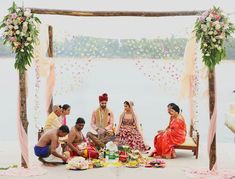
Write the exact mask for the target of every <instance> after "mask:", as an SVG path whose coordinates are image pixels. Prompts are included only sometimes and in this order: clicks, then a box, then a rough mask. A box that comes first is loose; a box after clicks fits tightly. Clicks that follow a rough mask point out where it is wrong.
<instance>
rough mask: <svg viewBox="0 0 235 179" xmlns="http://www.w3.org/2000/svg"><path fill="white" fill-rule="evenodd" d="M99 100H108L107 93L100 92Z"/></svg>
mask: <svg viewBox="0 0 235 179" xmlns="http://www.w3.org/2000/svg"><path fill="white" fill-rule="evenodd" d="M99 101H100V102H101V101H108V95H107V94H106V93H104V94H102V96H99Z"/></svg>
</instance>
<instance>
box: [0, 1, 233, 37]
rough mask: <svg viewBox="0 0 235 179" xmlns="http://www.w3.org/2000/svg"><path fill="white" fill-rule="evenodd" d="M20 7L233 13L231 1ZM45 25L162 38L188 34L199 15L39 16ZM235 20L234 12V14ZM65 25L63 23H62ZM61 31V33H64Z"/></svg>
mask: <svg viewBox="0 0 235 179" xmlns="http://www.w3.org/2000/svg"><path fill="white" fill-rule="evenodd" d="M12 2H13V1H12V0H0V19H2V17H3V16H4V15H5V14H6V13H7V9H8V7H10V6H11V4H12ZM15 2H16V3H17V5H18V6H22V5H24V7H34V8H35V7H36V8H48V9H65V10H87V11H89V10H90V11H155V12H156V11H190V10H207V9H209V8H211V7H212V6H213V5H216V6H219V7H221V9H223V10H224V11H225V12H226V13H234V12H235V8H234V6H231V3H232V0H220V1H212V0H197V1H194V0H178V1H173V0H148V1H143V0H138V1H134V0H125V1H123V0H122V1H120V0H99V1H94V0H81V1H76V0H70V1H69V3H68V1H67V0H60V1H53V0H50V1H39V0H16V1H15ZM39 17H40V19H41V20H42V22H43V23H44V24H47V25H52V26H55V27H56V28H57V29H60V28H61V27H63V30H64V31H66V33H67V35H68V34H69V35H77V34H79V35H87V36H93V37H102V38H118V39H127V38H135V39H138V38H160V37H171V36H173V35H174V36H179V37H185V36H189V35H190V33H191V31H192V29H193V25H194V22H195V20H196V16H191V17H175V18H172V17H170V18H168V17H161V18H159V17H157V18H155V17H148V18H143V17H108V18H107V17H71V16H66V17H65V16H60V17H59V18H58V16H52V15H39ZM231 18H232V21H233V22H235V16H234V14H233V15H232V16H231ZM61 25H63V26H61ZM61 33H62V32H61Z"/></svg>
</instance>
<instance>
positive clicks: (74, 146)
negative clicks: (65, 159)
mask: <svg viewBox="0 0 235 179" xmlns="http://www.w3.org/2000/svg"><path fill="white" fill-rule="evenodd" d="M84 125H85V120H84V119H83V118H80V117H79V118H78V119H77V121H76V124H75V126H74V127H72V129H71V130H70V133H69V135H68V139H67V145H68V147H67V151H68V152H69V156H70V157H74V156H77V155H79V156H82V157H84V158H87V157H91V158H98V156H99V154H98V152H97V151H96V150H95V149H94V147H93V148H92V146H89V145H88V144H87V141H86V139H85V137H84V136H83V134H82V129H83V128H84Z"/></svg>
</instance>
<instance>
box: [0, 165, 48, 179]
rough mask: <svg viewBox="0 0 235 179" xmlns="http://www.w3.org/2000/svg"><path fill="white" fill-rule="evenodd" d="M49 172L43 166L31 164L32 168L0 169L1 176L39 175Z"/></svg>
mask: <svg viewBox="0 0 235 179" xmlns="http://www.w3.org/2000/svg"><path fill="white" fill-rule="evenodd" d="M46 173H47V170H46V169H44V168H42V167H41V166H36V165H34V166H30V168H23V167H19V168H10V169H8V170H5V171H0V176H15V177H17V178H18V177H19V176H22V177H24V176H39V175H44V174H46Z"/></svg>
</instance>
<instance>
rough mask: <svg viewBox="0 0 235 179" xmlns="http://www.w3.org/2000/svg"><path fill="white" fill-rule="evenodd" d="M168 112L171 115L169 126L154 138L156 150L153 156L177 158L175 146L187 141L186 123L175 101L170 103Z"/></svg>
mask: <svg viewBox="0 0 235 179" xmlns="http://www.w3.org/2000/svg"><path fill="white" fill-rule="evenodd" d="M168 113H169V114H170V116H171V117H170V122H169V126H168V127H167V128H166V129H165V130H161V131H158V134H157V135H156V136H155V138H154V147H155V151H154V152H153V153H152V154H151V156H153V157H162V158H168V159H170V158H175V157H176V155H175V150H174V146H175V145H179V144H182V143H184V141H185V138H186V124H185V121H184V118H183V116H182V115H181V114H180V109H179V107H178V106H177V105H176V104H174V103H171V104H169V105H168Z"/></svg>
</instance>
